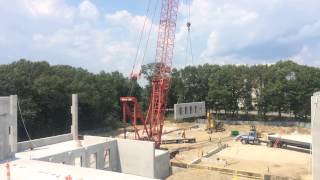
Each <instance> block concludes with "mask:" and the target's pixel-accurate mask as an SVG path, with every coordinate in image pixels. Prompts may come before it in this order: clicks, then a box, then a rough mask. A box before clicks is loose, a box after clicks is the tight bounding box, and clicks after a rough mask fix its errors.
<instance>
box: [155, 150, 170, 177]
mask: <svg viewBox="0 0 320 180" xmlns="http://www.w3.org/2000/svg"><path fill="white" fill-rule="evenodd" d="M154 163H155V175H154V178H156V179H165V178H167V177H168V176H170V154H169V152H168V151H163V150H156V157H155V162H154Z"/></svg>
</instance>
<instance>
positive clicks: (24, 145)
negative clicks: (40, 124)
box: [18, 134, 72, 152]
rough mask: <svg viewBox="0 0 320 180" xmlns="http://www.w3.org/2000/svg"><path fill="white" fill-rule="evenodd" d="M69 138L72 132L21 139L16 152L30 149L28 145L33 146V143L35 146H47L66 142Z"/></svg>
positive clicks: (70, 138)
mask: <svg viewBox="0 0 320 180" xmlns="http://www.w3.org/2000/svg"><path fill="white" fill-rule="evenodd" d="M70 140H72V134H62V135H58V136H51V137H46V138H41V139H34V140H31V141H23V142H19V143H18V152H20V151H25V150H27V149H30V146H33V145H34V146H36V147H41V146H48V145H51V144H57V143H61V142H66V141H70Z"/></svg>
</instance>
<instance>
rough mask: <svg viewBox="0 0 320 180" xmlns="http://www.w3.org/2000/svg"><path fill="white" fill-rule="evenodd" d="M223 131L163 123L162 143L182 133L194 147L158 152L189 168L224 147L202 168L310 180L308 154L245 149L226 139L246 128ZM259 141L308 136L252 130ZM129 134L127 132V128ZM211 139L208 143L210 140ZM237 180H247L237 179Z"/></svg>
mask: <svg viewBox="0 0 320 180" xmlns="http://www.w3.org/2000/svg"><path fill="white" fill-rule="evenodd" d="M224 128H225V131H223V132H213V133H212V134H208V133H207V131H206V130H205V129H206V124H195V123H186V122H183V123H172V122H170V121H166V123H165V128H164V133H163V136H162V139H177V138H182V134H183V133H185V137H186V138H196V143H181V144H163V145H161V148H166V149H168V150H169V151H170V152H174V151H176V152H178V154H176V156H175V157H174V158H172V160H171V161H172V162H178V163H185V164H190V163H191V162H192V161H194V160H196V159H199V158H201V157H202V156H203V155H204V154H206V153H207V152H209V151H210V150H213V149H216V148H217V147H218V144H219V143H221V144H227V146H228V147H227V148H225V149H223V150H222V151H220V152H218V153H216V154H213V155H212V156H210V157H206V158H204V157H202V158H201V162H199V163H197V164H199V165H203V166H213V167H219V168H227V169H234V170H243V171H248V172H255V173H261V174H272V175H279V176H286V177H291V178H295V179H311V154H310V153H308V152H300V151H296V150H290V149H280V148H270V147H267V146H266V144H263V143H262V144H260V145H245V144H241V142H238V141H235V140H234V138H233V137H231V136H230V134H231V131H233V130H237V131H239V132H240V133H245V132H248V131H249V130H250V126H249V125H224ZM256 129H257V131H258V132H259V133H260V134H261V136H262V139H263V138H266V135H267V134H268V133H279V132H280V131H282V132H284V134H291V133H295V134H298V135H299V134H310V129H308V128H298V127H278V126H264V125H258V126H256ZM129 131H130V128H129ZM100 135H104V136H113V137H119V138H123V137H124V136H123V130H122V129H118V130H116V131H112V132H108V133H103V134H100ZM127 135H128V137H129V138H134V133H133V132H129V133H127ZM210 139H211V140H210ZM232 177H233V175H225V174H221V173H219V172H215V171H210V170H204V169H192V168H189V169H183V170H181V171H177V172H176V173H174V174H173V175H172V176H170V177H169V178H168V179H169V180H175V179H184V180H188V179H190V180H194V179H221V180H222V179H231V178H232ZM238 179H250V178H244V177H238Z"/></svg>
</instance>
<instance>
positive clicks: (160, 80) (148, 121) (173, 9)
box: [120, 0, 179, 147]
mask: <svg viewBox="0 0 320 180" xmlns="http://www.w3.org/2000/svg"><path fill="white" fill-rule="evenodd" d="M178 5H179V0H162V4H161V12H160V24H159V31H158V40H157V49H156V58H155V62H156V67H155V68H154V72H153V75H154V76H153V79H152V93H151V96H150V103H149V108H148V112H147V115H146V117H145V118H144V117H143V115H142V112H141V108H140V106H139V104H138V102H137V99H136V98H135V97H121V98H120V100H121V103H122V110H123V124H124V128H125V127H126V123H127V121H126V118H127V117H129V118H130V119H131V120H132V125H133V128H134V131H135V138H136V139H143V140H150V141H154V142H155V144H156V147H160V144H161V135H162V128H163V124H164V118H165V109H166V104H167V95H168V91H169V87H170V78H171V66H172V59H173V49H174V40H175V31H176V21H177V13H178ZM130 104H131V105H130ZM138 119H140V121H141V123H142V124H143V129H142V130H139V129H138V128H137V126H136V122H137V120H138ZM125 131H126V130H125ZM125 134H126V132H125Z"/></svg>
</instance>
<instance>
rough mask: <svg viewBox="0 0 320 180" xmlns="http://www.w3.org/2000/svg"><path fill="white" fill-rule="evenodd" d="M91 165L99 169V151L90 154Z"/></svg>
mask: <svg viewBox="0 0 320 180" xmlns="http://www.w3.org/2000/svg"><path fill="white" fill-rule="evenodd" d="M89 158H90V159H89V163H90V164H89V167H90V168H94V169H97V153H93V154H90V157H89Z"/></svg>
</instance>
